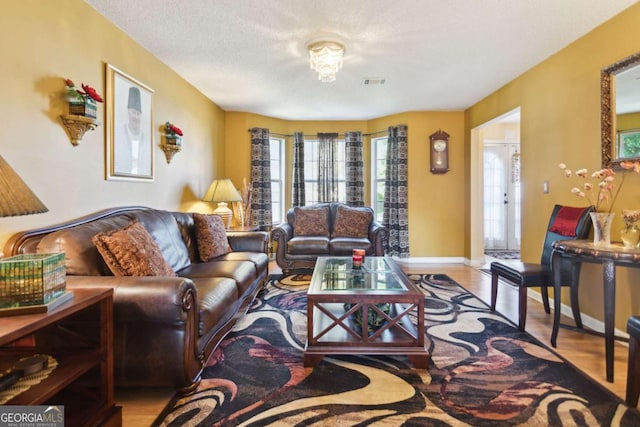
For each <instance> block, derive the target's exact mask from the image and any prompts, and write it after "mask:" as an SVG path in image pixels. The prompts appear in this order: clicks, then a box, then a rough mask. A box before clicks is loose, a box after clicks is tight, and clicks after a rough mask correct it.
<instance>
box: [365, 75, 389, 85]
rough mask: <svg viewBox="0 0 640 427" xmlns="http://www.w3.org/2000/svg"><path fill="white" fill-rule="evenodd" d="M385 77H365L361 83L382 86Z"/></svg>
mask: <svg viewBox="0 0 640 427" xmlns="http://www.w3.org/2000/svg"><path fill="white" fill-rule="evenodd" d="M386 81H387V79H384V78H382V77H365V78H364V79H362V84H363V85H364V86H382V85H383V84H384V83H385V82H386Z"/></svg>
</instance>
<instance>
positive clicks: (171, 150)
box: [161, 144, 182, 163]
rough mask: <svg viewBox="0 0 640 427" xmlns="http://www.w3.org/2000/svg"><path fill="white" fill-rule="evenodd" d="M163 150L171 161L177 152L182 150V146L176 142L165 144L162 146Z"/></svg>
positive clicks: (168, 160)
mask: <svg viewBox="0 0 640 427" xmlns="http://www.w3.org/2000/svg"><path fill="white" fill-rule="evenodd" d="M161 148H162V151H164V155H165V157H166V158H167V163H171V159H172V158H173V156H174V155H175V154H176V153H179V152H180V151H181V150H182V146H180V145H175V144H163V145H162V146H161Z"/></svg>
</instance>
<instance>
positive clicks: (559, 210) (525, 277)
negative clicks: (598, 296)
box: [490, 205, 593, 331]
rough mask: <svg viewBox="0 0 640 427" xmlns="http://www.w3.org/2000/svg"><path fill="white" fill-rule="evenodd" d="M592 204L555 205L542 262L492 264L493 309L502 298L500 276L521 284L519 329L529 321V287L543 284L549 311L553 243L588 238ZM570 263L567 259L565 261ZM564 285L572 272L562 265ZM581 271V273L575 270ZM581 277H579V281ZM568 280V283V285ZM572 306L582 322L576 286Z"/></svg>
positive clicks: (541, 287)
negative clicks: (499, 284) (499, 291)
mask: <svg viewBox="0 0 640 427" xmlns="http://www.w3.org/2000/svg"><path fill="white" fill-rule="evenodd" d="M592 211H593V208H592V207H581V208H577V207H570V206H561V205H555V206H554V208H553V211H552V213H551V218H550V220H549V225H548V226H547V232H546V235H545V238H544V245H543V249H542V256H541V257H540V263H539V264H536V263H526V262H519V261H496V262H492V263H491V268H490V270H491V310H495V309H496V300H497V297H498V279H503V280H506V281H508V282H511V283H513V284H515V285H516V286H518V294H519V295H518V312H519V314H518V328H519V329H520V330H521V331H524V328H525V324H526V320H527V288H531V287H539V288H540V291H541V294H542V303H543V305H544V311H545V312H546V313H547V314H549V312H550V309H549V292H548V288H549V287H553V275H552V273H551V254H552V251H553V247H552V245H553V242H555V241H556V240H578V239H585V238H587V236H588V235H589V230H590V229H591V219H590V217H589V212H592ZM565 264H566V262H565ZM562 268H563V270H562V281H563V286H569V284H570V280H568V275H567V274H568V272H567V271H565V268H564V266H563V267H562ZM572 273H573V274H579V273H578V272H572ZM577 279H578V278H577V277H576V280H577ZM564 283H566V285H564ZM571 309H572V312H573V316H574V318H575V321H576V324H577V325H581V324H582V319H581V318H580V307H579V304H578V296H577V289H573V288H572V294H571Z"/></svg>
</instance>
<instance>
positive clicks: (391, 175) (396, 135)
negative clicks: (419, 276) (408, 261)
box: [382, 125, 409, 258]
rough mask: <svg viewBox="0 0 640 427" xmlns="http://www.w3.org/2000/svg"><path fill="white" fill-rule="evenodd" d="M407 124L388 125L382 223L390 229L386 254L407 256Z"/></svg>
mask: <svg viewBox="0 0 640 427" xmlns="http://www.w3.org/2000/svg"><path fill="white" fill-rule="evenodd" d="M407 135H408V134H407V126H406V125H398V126H396V127H392V126H391V127H389V140H388V142H387V165H386V179H385V182H384V211H383V215H382V223H383V225H384V226H386V227H387V229H388V230H389V239H388V241H387V248H386V251H385V253H386V254H387V255H391V256H398V257H400V258H407V257H408V256H409V175H408V143H409V141H408V136H407Z"/></svg>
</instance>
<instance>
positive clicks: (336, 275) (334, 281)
mask: <svg viewBox="0 0 640 427" xmlns="http://www.w3.org/2000/svg"><path fill="white" fill-rule="evenodd" d="M321 264H322V265H319V266H316V268H318V267H320V268H321V269H322V273H321V274H322V283H321V285H320V289H321V290H323V291H331V290H352V291H357V290H363V291H366V290H378V291H384V290H394V291H398V290H400V291H402V290H407V287H406V286H405V285H404V283H403V282H402V280H400V278H399V277H398V275H397V274H396V272H395V271H394V270H393V269H392V268H391V266H390V265H389V263H388V261H387V260H386V259H385V258H382V257H365V259H364V262H363V263H362V267H360V268H353V262H352V261H351V258H349V257H344V258H329V259H326V260H324V262H322V263H321Z"/></svg>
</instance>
